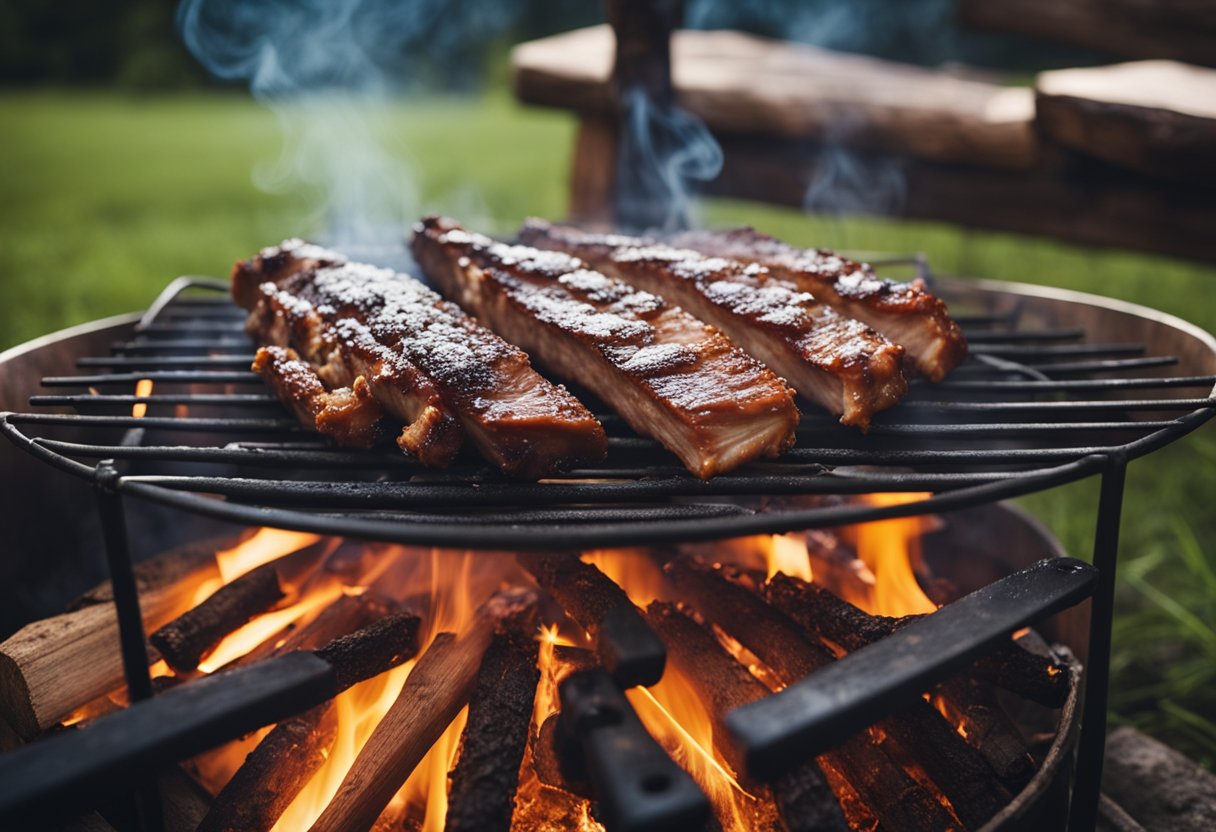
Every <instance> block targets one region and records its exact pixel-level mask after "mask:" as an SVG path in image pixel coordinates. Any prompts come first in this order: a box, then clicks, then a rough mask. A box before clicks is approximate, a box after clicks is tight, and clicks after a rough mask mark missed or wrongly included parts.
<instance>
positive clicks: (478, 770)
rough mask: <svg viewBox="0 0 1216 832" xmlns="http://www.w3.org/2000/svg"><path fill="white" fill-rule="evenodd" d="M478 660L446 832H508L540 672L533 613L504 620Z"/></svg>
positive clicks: (454, 773) (452, 789)
mask: <svg viewBox="0 0 1216 832" xmlns="http://www.w3.org/2000/svg"><path fill="white" fill-rule="evenodd" d="M504 625H505V626H501V627H500V628H499V631H498V632H496V633H495V634H494V639H493V641H491V642H490V647H489V649H488V650H486V654H485V656H484V657H483V658H482V660H481V668H480V669H479V670H478V672H477V682H476V684H475V685H474V687H473V694H472V697H471V698H470V699H469V718H468V721H467V722H466V723H465V728H464V733H463V734H462V735H461V738H460V755H459V757H458V758H457V763H456V768H455V769H454V770H453V772H452V786H451V790H450V791H449V793H448V814H447V821H446V826H445V829H446V830H447V832H466V831H467V832H491V830H503V832H506V830H509V829H510V828H511V816H512V814H513V812H514V808H515V792H516V789H517V788H518V786H519V765H520V762H521V760H522V759H523V756H524V748H525V747H526V746H527V744H528V728H529V726H530V725H531V724H532V704H533V700H534V699H535V698H536V685H537V683H538V682H539V681H540V670H539V669H538V668H537V666H536V661H537V653H538V647H539V645H538V644H537V641H536V636H535V632H534V631H535V629H536V622H535V616H534V615H522V616H518V617H516V618H513V619H510V620H509V622H504Z"/></svg>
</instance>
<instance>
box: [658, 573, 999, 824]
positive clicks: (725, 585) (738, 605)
mask: <svg viewBox="0 0 1216 832" xmlns="http://www.w3.org/2000/svg"><path fill="white" fill-rule="evenodd" d="M666 572H667V574H668V577H669V578H670V580H671V582H672V585H673V586H674V587H675V588H676V592H677V595H678V596H679V598H680V600H683V601H685V602H686V603H688V604H690V605H691V606H693V607H694V608H695V609H696V610H697V611H698V612H700V613H701V614H702V615H703V616H704V617H705V618H706V619H707V620H709V621H711V622H712V623H714V624H716V625H717V626H719V627H721V628H722V629H723V630H724V631H726V632H727V633H729V634H730V635H731V636H732V637H734V638H736V639H738V640H739V641H740V642H741V643H742V644H743V646H744V647H746V648H747V649H748V650H750V651H752V652H753V653H754V654H755V655H756V656H757V657H759V658H760V660H761V661H763V662H764V663H765V664H767V665H768V666H769V667H770V668H771V669H772V670H773V672H774V673H776V675H777V676H778V677H779V678H780V679H781V681H782V682H784V683H785V684H790V683H792V682H794V681H797V680H798V679H801V678H803V677H805V676H807V675H809V674H810V673H812V672H814V671H815V670H817V669H819V668H820V667H824V666H825V665H827V664H829V663H831V662H833V661H835V657H833V656H832V654H831V653H830V652H828V650H827V649H826V648H825V647H823V646H822V645H820V644H818V643H815V642H812V641H810V640H809V639H808V638H807V636H806V635H805V634H804V633H803V631H802V630H801V628H799V627H798V625H797V624H795V623H794V622H793V621H791V620H790V619H789V618H788V617H786V616H785V615H784V614H782V613H781V612H779V611H778V610H777V609H775V608H774V607H772V606H771V605H770V604H768V603H767V602H766V601H765V600H764V599H763V598H761V597H760V596H759V595H757V594H756V593H754V592H752V591H751V590H749V589H747V588H746V587H744V586H741V585H739V584H737V583H735V582H733V581H731V580H729V579H728V578H727V577H726V576H725V575H723V574H722V572H721V570H716V569H713V568H710V567H708V566H705V565H703V564H699V563H696V562H693V561H691V560H689V559H687V558H677V559H675V560H673V561H671V562H670V563H669V564H668V565H667V567H666ZM922 705H923V706H924V707H923V709H922V708H921V706H922ZM918 710H921V711H927V712H928V713H927V715H925V714H923V713H922V714H920V715H917V716H916V717H915V720H914V724H916V725H918V726H919V727H921V728H923V729H924V730H931V731H932V734H933V736H932V738H931V739H928V738H926V739H923V740H918V741H917V742H915V743H911V744H910V743H909V740H910V739H912V738H913V735H914V734H915V731H914V730H911V729H908V728H906V727H905V726H907V725H909V724H913V723H910V722H909V720H908V715H907V713H906V712H908V711H911V712H912V713H913V714H915V713H916V711H918ZM934 718H935V719H936V723H940V726H939V725H937V724H936V723H935V722H934ZM939 728H941V729H944V730H939ZM875 729H876V730H877V731H878V732H879V733H880V734H881V735H882V736H883V743H882V744H883V748H884V750H885V751H886V752H887V753H888V755H890V756H891V757H892V759H893V760H895V761H896V762H898V763H899V764H901V765H904V766H906V767H908V768H909V771H910V772H917V771H918V770H919V771H923V772H924V774H926V775H927V776H928V778H929V779H930V780H931V781H932V784H933V785H934V786H936V787H937V788H938V789H939V790H940V791H941V793H942V794H943V795H945V796H946V798H947V799H948V800H949V801H950V805H951V808H952V809H953V812H954V814H955V815H957V817H958V819H959V820H961V821H962V822H963V824H964V825H966V826H968V827H971V826H977V827H978V826H980V825H982V824H983V822H984V821H986V820H988V818H990V817H991V816H992V815H993V814H994V813H995V812H996V811H998V810H999V809H1000V808H1001V807H1002V806H1003V805H1004V803H1005V802H1007V801H1008V794H1007V793H1006V792H1005V789H1004V787H1002V786H1001V784H1000V783H999V782H998V781H997V779H996V777H995V775H994V774H993V773H992V772H991V771H990V770H989V769H988V768H987V765H986V764H985V763H984V761H983V759H982V758H980V757H979V754H978V752H976V751H975V750H974V749H973V748H971V747H970V746H968V745H967V744H966V743H965V742H963V740H962V738H961V737H959V736H958V734H957V733H955V731H954V729H953V728H951V727H950V725H949V723H947V722H946V721H945V719H944V718H942V716H941V715H940V714H938V713H936V712H935V711H932V709H931V708H930V707H929V705H928V703H925V702H923V701H920V702H913V703H911V704H910V705H907V706H905V708H904V709H903V710H902V711H901V712H900V713H899V714H898V715H896V716H894V717H888V718H886V719H883V720H880V721H879V722H878V723H877V724H876V725H875ZM930 746H932V747H930ZM977 758H978V759H977ZM855 785H858V784H856V783H855ZM888 787H889V786H888ZM858 789H859V791H861V790H862V787H861V786H860V785H858ZM885 791H886V788H879V789H878V790H877V792H878V793H877V794H875V795H871V794H870V793H869V792H865V796H866V797H867V799H870V798H871V797H880V796H881V795H882V793H883V792H885ZM925 796H926V797H928V798H929V800H928V801H927V802H926V801H922V802H921V805H922V808H923V809H924V810H925V811H926V812H929V811H932V807H931V805H930V804H936V803H937V801H935V800H933V798H932V797H931V796H930V795H929V793H928V792H927V791H926V792H925ZM901 803H902V801H901ZM938 808H939V809H940V805H939V806H938ZM949 822H950V819H949V818H946V819H945V823H942V822H941V821H940V820H939V821H935V822H934V823H933V824H932V825H931V826H930V828H937V827H941V826H944V825H949ZM895 828H904V827H902V826H898V825H896V826H895Z"/></svg>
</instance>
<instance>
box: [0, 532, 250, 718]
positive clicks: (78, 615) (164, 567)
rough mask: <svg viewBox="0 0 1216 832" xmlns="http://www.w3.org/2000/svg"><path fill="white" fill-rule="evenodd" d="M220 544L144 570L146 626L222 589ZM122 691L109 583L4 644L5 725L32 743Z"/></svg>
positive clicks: (188, 549)
mask: <svg viewBox="0 0 1216 832" xmlns="http://www.w3.org/2000/svg"><path fill="white" fill-rule="evenodd" d="M230 545H231V538H221V539H216V540H211V541H206V542H203V543H199V544H192V545H190V546H183V547H179V548H177V549H173V550H171V551H169V552H166V553H165V554H163V555H161V556H159V557H157V558H154V559H151V560H147V561H144V562H143V563H140V564H137V565H136V567H135V581H136V588H137V590H138V592H139V605H140V610H141V612H142V613H143V618H144V623H145V626H148V627H152V628H155V627H159V626H161V625H163V624H164V623H166V622H167V621H170V620H171V619H173V618H174V617H175V616H177V615H180V614H181V613H183V612H185V611H186V610H187V609H188V608H189V605H190V603H191V602H192V601H193V600H194V594H195V591H196V588H197V587H198V586H199V585H200V584H203V583H205V582H207V581H211V580H215V581H218V580H219V577H220V574H219V567H218V565H217V564H216V560H215V553H216V552H217V551H221V550H223V549H224V548H226V547H228V546H230ZM122 684H123V665H122V656H121V652H120V648H119V638H118V618H117V615H116V614H115V610H114V604H113V593H112V591H111V590H110V586H109V583H108V582H106V583H104V584H101V585H100V586H98V587H97V588H95V589H93V590H91V591H90V592H88V593H86V594H85V595H83V596H81V597H80V598H79V599H77V601H76V602H74V603H73V605H72V607H71V608H70V609H69V611H68V612H66V613H63V614H61V615H56V616H52V617H50V618H44V619H41V620H39V621H34V622H32V623H30V624H27V625H26V626H24V627H22V628H21V629H20V630H18V631H17V632H16V633H14V634H13V635H11V636H10V637H9V638H8V639H6V640H5V641H4V643H3V644H0V717H3V719H4V721H5V722H7V723H8V724H9V725H11V726H12V728H13V730H14V731H16V732H17V734H18V735H19V736H20V737H22V738H23V739H25V740H31V739H33V738H34V737H35V736H37V735H38V734H39V733H40V732H42V731H44V730H46V729H47V728H50V727H51V726H52V725H54V724H55V723H57V722H59V721H60V720H62V719H63V718H65V717H66V716H68V715H69V714H70V713H72V712H73V711H75V710H76V709H78V708H80V707H82V706H83V705H85V704H86V703H88V702H91V701H93V700H95V699H97V698H98V697H101V696H104V695H105V694H107V693H109V692H110V691H112V690H115V689H117V688H119V687H121V686H122Z"/></svg>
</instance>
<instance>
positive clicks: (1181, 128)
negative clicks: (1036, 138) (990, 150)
mask: <svg viewBox="0 0 1216 832" xmlns="http://www.w3.org/2000/svg"><path fill="white" fill-rule="evenodd" d="M1213 47H1214V48H1216V38H1214V40H1213ZM1035 101H1036V110H1037V118H1036V121H1037V124H1038V126H1039V129H1040V130H1041V131H1042V132H1043V134H1044V135H1046V136H1047V137H1049V138H1050V139H1051V141H1053V142H1055V143H1056V144H1059V145H1061V146H1063V147H1067V148H1069V149H1071V150H1075V151H1077V152H1078V153H1083V154H1085V155H1087V156H1093V157H1095V158H1098V159H1103V160H1105V161H1107V162H1110V163H1112V164H1115V165H1118V166H1119V167H1123V168H1128V169H1130V170H1135V171H1139V172H1141V173H1145V174H1148V175H1149V176H1153V177H1161V178H1165V179H1171V180H1174V181H1177V182H1192V183H1193V182H1204V183H1208V184H1211V183H1214V182H1216V69H1207V68H1203V67H1195V66H1187V65H1185V64H1180V63H1176V62H1174V61H1137V62H1134V63H1127V64H1117V65H1115V66H1102V67H1092V68H1083V69H1060V70H1054V71H1052V72H1043V73H1040V74H1039V76H1038V78H1037V79H1036V81H1035Z"/></svg>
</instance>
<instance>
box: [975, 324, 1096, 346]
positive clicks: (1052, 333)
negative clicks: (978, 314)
mask: <svg viewBox="0 0 1216 832" xmlns="http://www.w3.org/2000/svg"><path fill="white" fill-rule="evenodd" d="M963 334H964V335H966V336H967V343H969V344H987V343H1002V344H1004V343H1014V342H1017V341H1076V340H1078V339H1080V338H1084V337H1085V330H1083V329H1081V328H1080V327H1074V328H1069V329H1036V330H1030V331H1028V332H1016V331H972V330H969V329H966V328H964V330H963Z"/></svg>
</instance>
